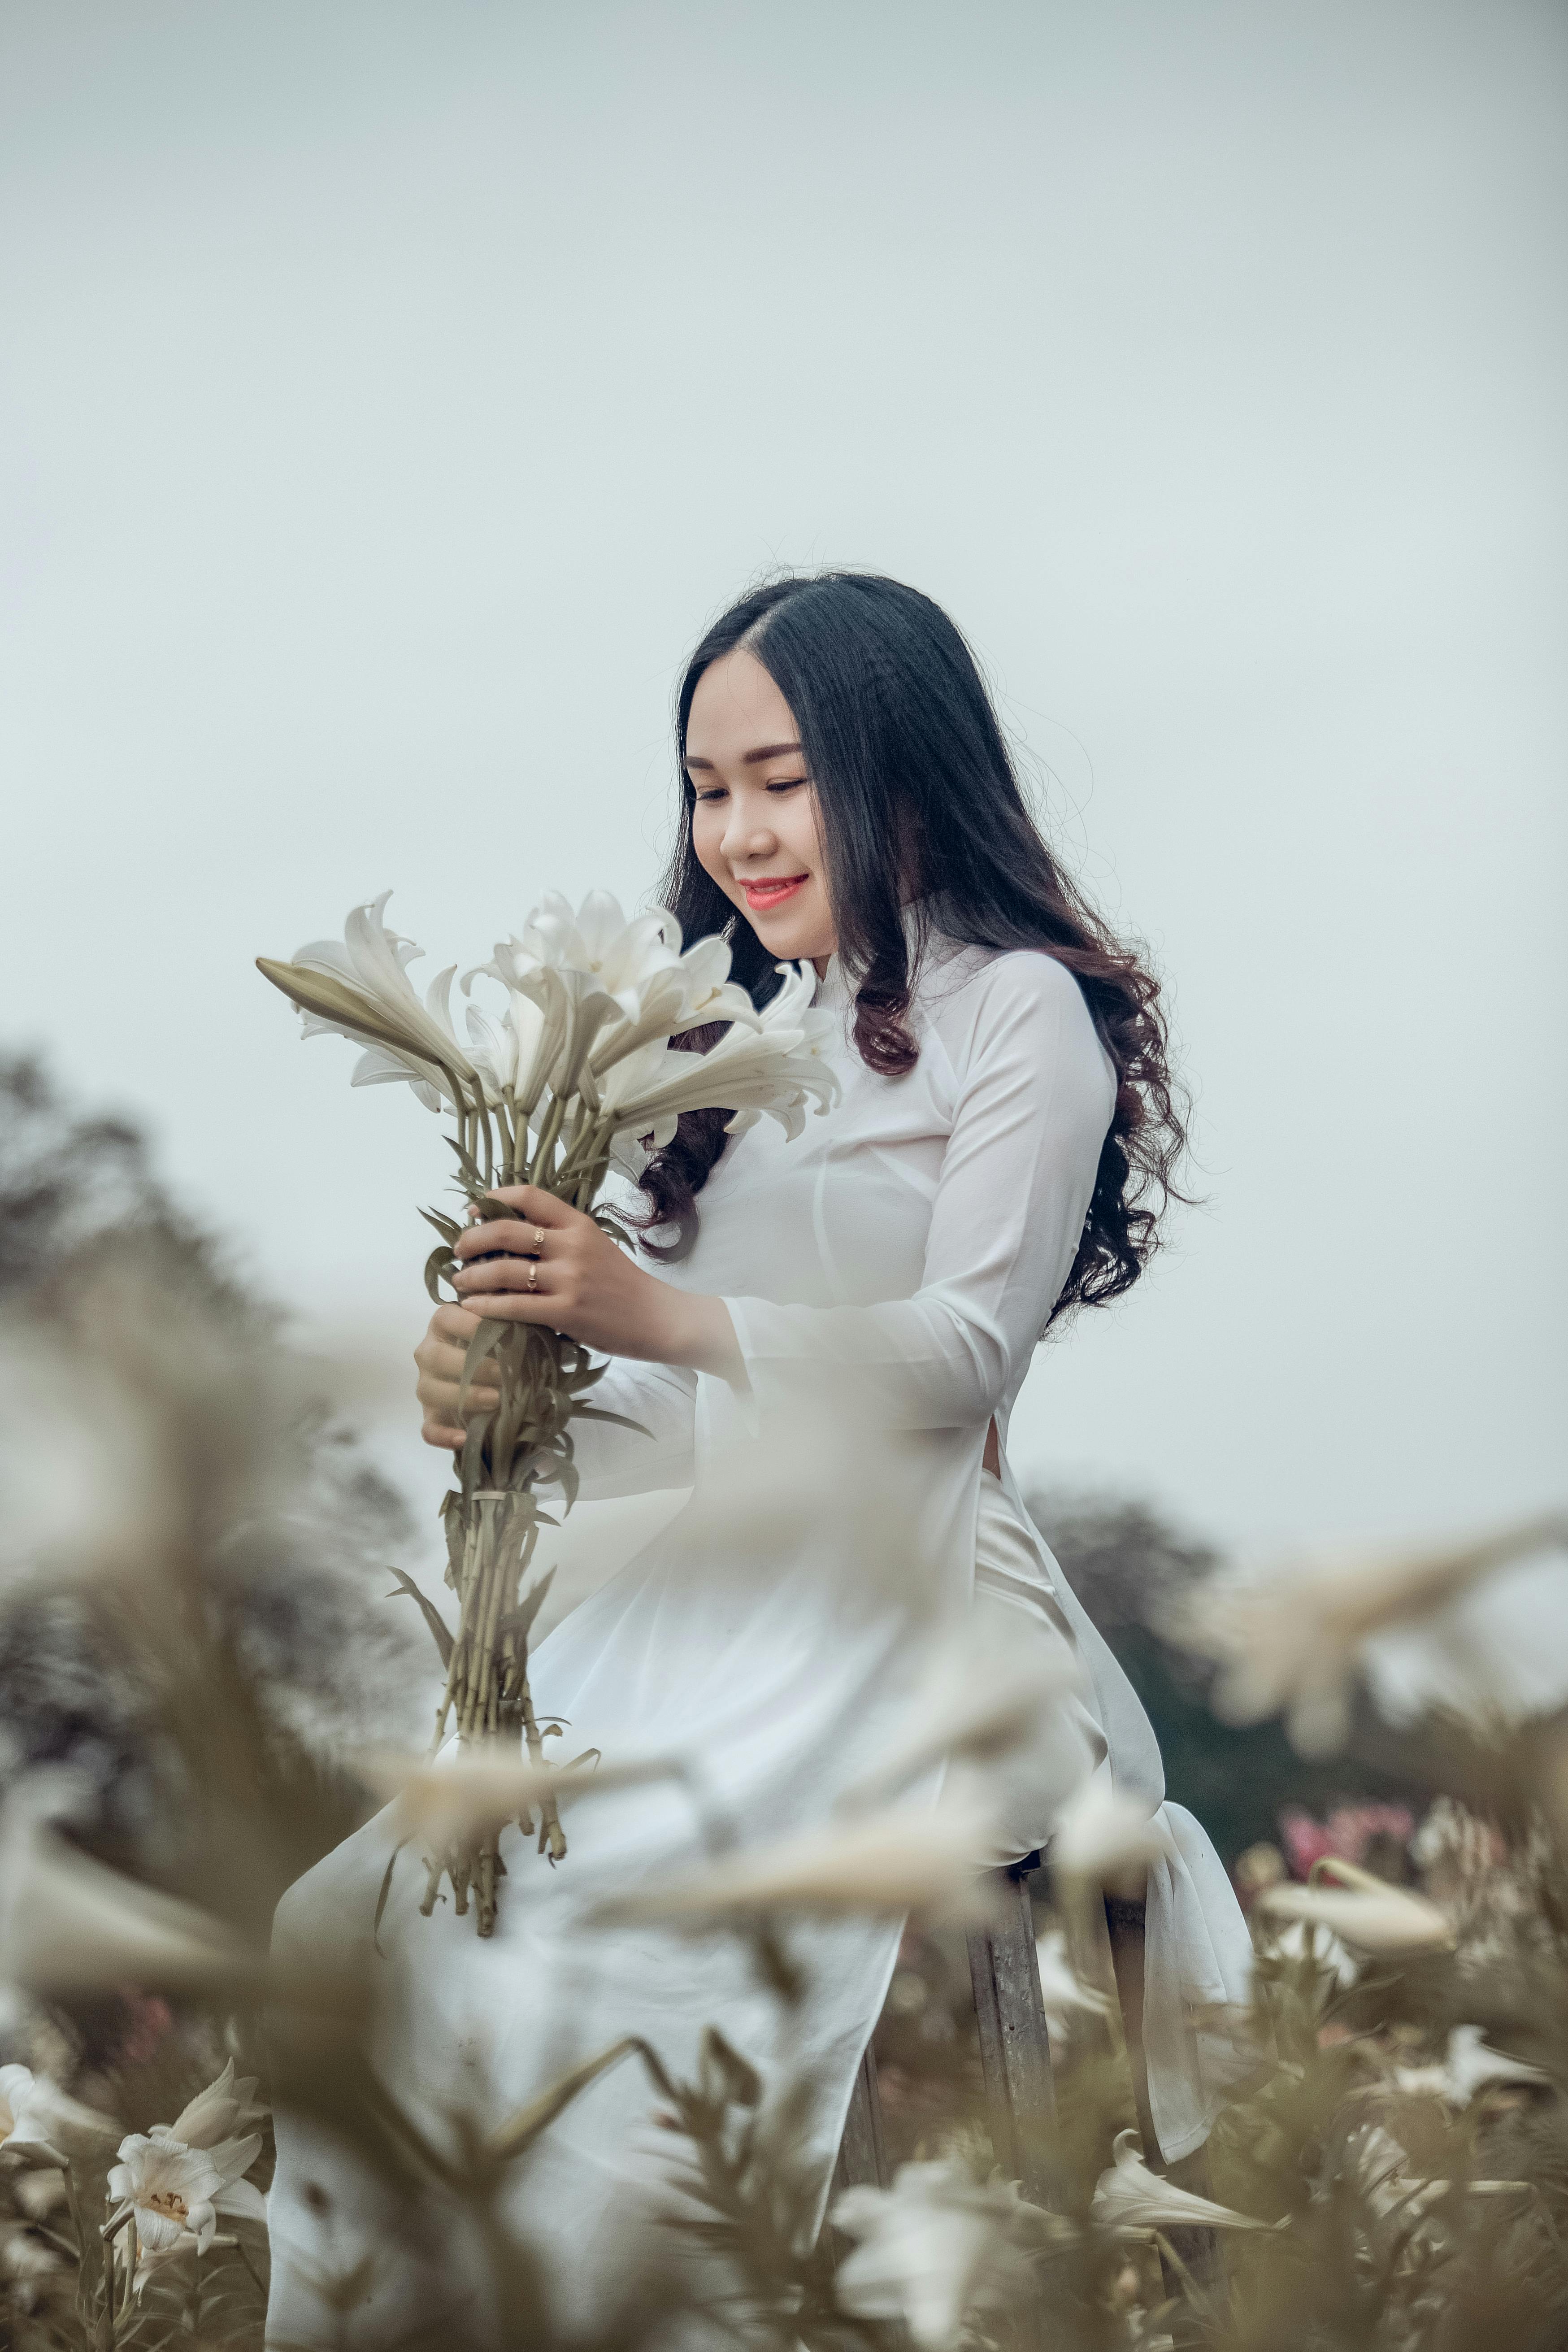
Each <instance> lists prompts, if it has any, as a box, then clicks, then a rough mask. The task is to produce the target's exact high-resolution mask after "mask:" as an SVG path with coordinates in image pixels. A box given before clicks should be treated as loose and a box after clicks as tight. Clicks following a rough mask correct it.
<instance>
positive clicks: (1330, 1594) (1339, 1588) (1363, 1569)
mask: <svg viewBox="0 0 1568 2352" xmlns="http://www.w3.org/2000/svg"><path fill="white" fill-rule="evenodd" d="M1565 1543H1568V1514H1564V1513H1563V1512H1561V1511H1549V1512H1543V1513H1542V1514H1541V1515H1540V1516H1539V1517H1535V1518H1531V1519H1526V1520H1524V1521H1522V1522H1521V1523H1519V1524H1517V1525H1515V1526H1511V1527H1507V1528H1500V1529H1499V1530H1498V1532H1497V1533H1496V1534H1495V1535H1490V1536H1487V1537H1483V1538H1480V1539H1479V1541H1477V1542H1474V1543H1468V1544H1449V1545H1441V1546H1437V1547H1434V1548H1432V1549H1423V1550H1416V1551H1397V1552H1373V1553H1368V1554H1364V1555H1363V1556H1360V1557H1358V1558H1355V1559H1346V1560H1342V1561H1340V1562H1338V1563H1335V1564H1333V1565H1320V1566H1318V1567H1306V1568H1302V1569H1300V1570H1296V1571H1294V1572H1290V1571H1286V1570H1280V1571H1279V1572H1277V1573H1275V1574H1274V1575H1272V1576H1270V1577H1268V1579H1267V1580H1260V1581H1258V1582H1255V1583H1249V1584H1239V1583H1237V1582H1236V1581H1234V1580H1231V1579H1229V1578H1223V1579H1219V1578H1216V1579H1215V1580H1211V1581H1210V1582H1209V1583H1207V1584H1205V1585H1204V1586H1202V1587H1200V1589H1199V1590H1198V1591H1196V1592H1194V1593H1193V1594H1191V1595H1189V1596H1187V1597H1186V1598H1185V1599H1184V1601H1182V1603H1181V1604H1180V1606H1179V1607H1178V1608H1176V1609H1174V1610H1173V1611H1171V1612H1168V1614H1167V1617H1166V1621H1165V1630H1166V1631H1167V1632H1168V1633H1170V1635H1171V1637H1172V1638H1173V1640H1175V1641H1177V1642H1180V1643H1182V1644H1183V1645H1184V1647H1185V1648H1187V1649H1190V1650H1193V1651H1195V1652H1197V1653H1198V1654H1201V1655H1203V1656H1205V1657H1209V1658H1213V1659H1215V1660H1216V1661H1217V1663H1218V1664H1219V1668H1220V1672H1219V1675H1218V1676H1217V1677H1216V1679H1215V1686H1214V1690H1213V1692H1212V1693H1211V1695H1210V1704H1211V1705H1212V1706H1213V1708H1214V1711H1215V1714H1216V1715H1217V1716H1218V1717H1220V1719H1221V1721H1222V1722H1225V1723H1232V1724H1247V1723H1260V1722H1262V1721H1263V1720H1264V1718H1265V1717H1268V1716H1271V1715H1280V1714H1282V1715H1283V1716H1284V1717H1285V1724H1286V1728H1287V1730H1288V1731H1289V1735H1290V1738H1291V1739H1292V1741H1293V1742H1294V1744H1295V1746H1296V1748H1298V1749H1299V1751H1300V1753H1301V1754H1302V1755H1303V1756H1326V1755H1331V1754H1332V1753H1333V1752H1334V1751H1335V1750H1336V1749H1337V1748H1342V1747H1343V1745H1344V1743H1345V1739H1346V1738H1347V1736H1348V1733H1349V1730H1350V1703H1351V1690H1352V1680H1353V1676H1354V1673H1355V1670H1356V1666H1357V1664H1358V1661H1359V1659H1360V1656H1361V1651H1362V1645H1363V1643H1364V1642H1365V1641H1366V1640H1367V1638H1368V1636H1369V1635H1371V1634H1373V1633H1377V1632H1379V1631H1380V1630H1381V1629H1382V1628H1383V1627H1384V1626H1388V1625H1396V1624H1402V1623H1405V1622H1409V1621H1410V1620H1411V1619H1413V1618H1419V1617H1424V1616H1426V1615H1429V1614H1430V1613H1431V1612H1432V1611H1433V1610H1435V1609H1438V1608H1441V1606H1442V1605H1443V1603H1444V1602H1445V1601H1451V1600H1452V1599H1453V1598H1454V1596H1455V1595H1456V1594H1457V1593H1459V1592H1462V1591H1464V1590H1465V1588H1466V1587H1467V1586H1468V1585H1470V1584H1473V1583H1475V1582H1476V1580H1478V1579H1479V1578H1480V1577H1483V1576H1489V1575H1490V1574H1491V1573H1492V1572H1493V1571H1494V1570H1497V1569H1500V1568H1504V1567H1506V1566H1507V1565H1508V1564H1509V1562H1510V1561H1511V1560H1515V1559H1523V1558H1525V1557H1526V1556H1527V1555H1528V1554H1529V1553H1531V1552H1535V1551H1540V1550H1542V1549H1544V1548H1546V1547H1547V1546H1549V1545H1551V1546H1561V1545H1563V1544H1565Z"/></svg>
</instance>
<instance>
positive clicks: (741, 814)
mask: <svg viewBox="0 0 1568 2352" xmlns="http://www.w3.org/2000/svg"><path fill="white" fill-rule="evenodd" d="M720 847H721V850H722V852H723V855H724V856H725V857H727V858H728V859H729V861H730V863H731V865H732V866H733V865H738V864H739V863H740V862H741V860H742V858H747V857H771V856H773V851H774V850H775V849H776V848H777V847H778V836H777V835H776V834H775V833H774V831H773V827H772V825H771V824H769V823H768V821H767V818H766V815H765V814H764V813H763V811H762V810H761V809H748V808H746V807H745V806H744V805H743V804H742V805H734V804H731V810H730V821H729V823H728V824H726V825H725V827H724V838H723V840H722V842H721V844H720Z"/></svg>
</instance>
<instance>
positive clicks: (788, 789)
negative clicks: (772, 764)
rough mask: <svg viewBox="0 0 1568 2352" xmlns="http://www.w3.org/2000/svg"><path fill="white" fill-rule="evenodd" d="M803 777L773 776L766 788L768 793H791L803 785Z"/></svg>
mask: <svg viewBox="0 0 1568 2352" xmlns="http://www.w3.org/2000/svg"><path fill="white" fill-rule="evenodd" d="M804 783H805V777H804V776H775V777H774V778H773V782H772V783H771V784H769V786H768V790H769V792H770V793H793V792H795V791H797V790H798V789H799V787H800V786H801V785H802V784H804Z"/></svg>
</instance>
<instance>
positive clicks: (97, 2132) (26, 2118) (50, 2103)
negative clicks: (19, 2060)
mask: <svg viewBox="0 0 1568 2352" xmlns="http://www.w3.org/2000/svg"><path fill="white" fill-rule="evenodd" d="M120 2134H121V2126H120V2125H119V2124H117V2123H116V2122H115V2120H114V2117H113V2116H106V2115H103V2114H101V2113H100V2110H99V2109H98V2108H97V2107H89V2106H84V2105H82V2103H81V2101H80V2100H79V2099H73V2098H70V2097H69V2096H68V2095H67V2094H66V2093H65V2092H64V2091H62V2090H61V2089H60V2088H59V2086H58V2084H55V2083H51V2082H50V2081H49V2079H48V2077H47V2074H34V2073H33V2071H32V2069H31V2067H29V2066H0V2151H3V2152H4V2153H5V2154H6V2155H10V2154H11V2153H13V2151H14V2152H15V2153H16V2154H17V2155H22V2154H26V2155H27V2156H29V2157H30V2158H33V2159H34V2160H35V2161H37V2162H39V2163H52V2164H68V2162H69V2161H70V2159H71V2158H72V2157H94V2156H100V2155H101V2154H102V2152H103V2151H104V2149H105V2148H108V2147H112V2146H113V2145H114V2142H115V2141H116V2140H117V2139H118V2138H119V2137H120Z"/></svg>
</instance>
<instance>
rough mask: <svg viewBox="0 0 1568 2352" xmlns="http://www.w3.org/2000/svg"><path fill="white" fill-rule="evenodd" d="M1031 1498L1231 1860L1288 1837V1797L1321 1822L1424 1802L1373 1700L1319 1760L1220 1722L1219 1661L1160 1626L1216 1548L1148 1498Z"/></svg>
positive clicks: (1425, 1795) (1189, 1793)
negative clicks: (1362, 1802)
mask: <svg viewBox="0 0 1568 2352" xmlns="http://www.w3.org/2000/svg"><path fill="white" fill-rule="evenodd" d="M1026 1500H1027V1503H1028V1507H1029V1510H1030V1513H1031V1515H1032V1516H1033V1517H1034V1520H1035V1522H1036V1525H1037V1527H1038V1528H1039V1529H1040V1531H1041V1533H1042V1534H1043V1535H1044V1537H1045V1538H1046V1541H1047V1543H1048V1544H1049V1546H1050V1548H1051V1549H1052V1551H1053V1552H1054V1553H1055V1555H1056V1557H1057V1559H1058V1561H1059V1562H1060V1563H1061V1566H1062V1569H1063V1570H1064V1572H1065V1573H1066V1576H1067V1579H1068V1583H1069V1584H1070V1585H1071V1586H1072V1589H1073V1591H1075V1592H1076V1593H1077V1594H1078V1597H1079V1600H1080V1601H1082V1602H1083V1605H1084V1607H1085V1609H1086V1610H1087V1611H1088V1612H1089V1616H1090V1617H1091V1618H1092V1619H1093V1621H1094V1623H1095V1624H1096V1625H1097V1626H1098V1628H1099V1630H1100V1633H1103V1634H1104V1636H1105V1639H1106V1641H1107V1642H1108V1643H1110V1648H1111V1649H1112V1650H1113V1651H1114V1653H1115V1654H1116V1656H1117V1658H1118V1660H1119V1662H1120V1663H1121V1668H1122V1671H1123V1673H1124V1674H1125V1675H1126V1676H1127V1679H1128V1681H1129V1682H1130V1683H1131V1685H1132V1687H1133V1689H1134V1690H1135V1691H1136V1692H1137V1694H1138V1696H1139V1697H1140V1699H1142V1703H1143V1706H1144V1708H1145V1709H1146V1711H1147V1713H1148V1716H1149V1719H1150V1721H1151V1723H1152V1725H1153V1727H1154V1730H1155V1733H1156V1735H1157V1737H1158V1738H1159V1742H1160V1749H1161V1753H1162V1755H1163V1758H1164V1759H1165V1788H1166V1793H1167V1795H1168V1796H1170V1797H1172V1798H1173V1799H1174V1801H1176V1803H1177V1804H1181V1805H1185V1806H1187V1807H1188V1809H1189V1810H1190V1811H1193V1812H1194V1813H1195V1814H1196V1815H1197V1816H1198V1819H1199V1820H1200V1821H1201V1822H1203V1824H1204V1826H1205V1829H1206V1830H1207V1831H1208V1832H1209V1835H1210V1836H1211V1837H1212V1838H1213V1839H1214V1842H1215V1845H1216V1846H1217V1847H1218V1849H1219V1852H1220V1854H1221V1856H1222V1857H1223V1859H1224V1861H1225V1862H1226V1864H1227V1865H1229V1864H1234V1863H1235V1861H1236V1858H1237V1854H1239V1853H1243V1852H1244V1851H1245V1850H1246V1848H1247V1846H1249V1845H1254V1844H1256V1843H1258V1841H1259V1840H1260V1839H1265V1838H1267V1839H1269V1840H1271V1841H1273V1842H1274V1843H1278V1842H1279V1815H1280V1812H1281V1811H1283V1809H1284V1808H1285V1807H1286V1806H1287V1805H1300V1806H1303V1807H1305V1809H1306V1810H1307V1811H1309V1812H1310V1813H1313V1814H1316V1815H1317V1816H1319V1817H1320V1818H1321V1817H1322V1816H1323V1815H1324V1814H1326V1813H1327V1812H1328V1811H1330V1810H1331V1808H1332V1807H1333V1806H1335V1805H1338V1804H1343V1803H1350V1802H1354V1801H1357V1800H1359V1799H1362V1798H1368V1797H1372V1798H1383V1799H1387V1800H1400V1801H1404V1802H1405V1803H1406V1804H1409V1805H1411V1806H1413V1807H1414V1808H1415V1810H1416V1811H1418V1812H1419V1811H1421V1810H1422V1809H1423V1808H1424V1807H1425V1805H1426V1802H1427V1801H1429V1799H1430V1797H1431V1796H1432V1794H1433V1793H1434V1790H1433V1788H1432V1787H1431V1786H1430V1784H1428V1783H1427V1782H1426V1781H1425V1780H1419V1779H1416V1778H1415V1777H1413V1771H1414V1766H1413V1764H1412V1762H1411V1759H1410V1757H1409V1756H1408V1755H1406V1754H1402V1756H1401V1760H1400V1761H1399V1762H1398V1763H1395V1762H1394V1760H1393V1759H1392V1756H1391V1755H1390V1753H1389V1748H1390V1743H1389V1742H1388V1740H1387V1738H1386V1737H1385V1736H1384V1734H1383V1733H1382V1731H1381V1729H1380V1727H1379V1726H1378V1725H1377V1724H1376V1722H1375V1720H1374V1718H1373V1717H1372V1714H1371V1710H1370V1707H1369V1706H1368V1705H1367V1702H1366V1700H1365V1698H1364V1696H1363V1699H1362V1701H1361V1703H1360V1706H1358V1709H1357V1721H1356V1726H1355V1728H1354V1730H1353V1731H1352V1739H1351V1743H1350V1746H1349V1747H1348V1748H1347V1749H1346V1750H1345V1752H1344V1753H1343V1754H1342V1755H1341V1756H1334V1757H1330V1758H1327V1759H1320V1760H1311V1761H1309V1760H1308V1759H1305V1758H1303V1757H1300V1756H1298V1755H1297V1753H1296V1751H1295V1749H1294V1748H1292V1747H1291V1745H1290V1743H1289V1740H1288V1739H1287V1738H1286V1736H1285V1733H1284V1731H1283V1729H1282V1728H1281V1727H1280V1725H1279V1723H1278V1722H1269V1723H1258V1724H1250V1725H1247V1726H1246V1727H1233V1726H1231V1725H1228V1724H1224V1723H1219V1722H1217V1721H1216V1720H1215V1717H1214V1716H1213V1715H1212V1714H1211V1713H1210V1712H1209V1705H1208V1694H1209V1688H1210V1685H1211V1684H1212V1682H1213V1679H1214V1670H1213V1668H1212V1667H1211V1666H1209V1665H1207V1664H1205V1662H1204V1661H1203V1660H1201V1659H1197V1658H1194V1657H1192V1656H1191V1655H1189V1654H1188V1653H1187V1652H1185V1651H1184V1650H1180V1649H1177V1648H1176V1647H1175V1646H1174V1645H1173V1643H1170V1642H1168V1641H1167V1640H1165V1638H1164V1637H1163V1634H1162V1633H1160V1632H1159V1630H1158V1628H1159V1626H1160V1624H1161V1623H1162V1622H1163V1614H1164V1612H1165V1610H1166V1608H1167V1607H1168V1606H1169V1604H1170V1603H1171V1602H1172V1601H1174V1600H1175V1598H1176V1597H1177V1596H1178V1595H1179V1594H1180V1593H1181V1592H1182V1591H1184V1590H1185V1589H1187V1588H1188V1587H1189V1586H1191V1585H1192V1584H1194V1583H1195V1582H1197V1581H1198V1580H1200V1579H1202V1578H1204V1577H1205V1576H1209V1575H1212V1574H1213V1573H1214V1572H1215V1570H1217V1569H1218V1568H1219V1567H1220V1565H1221V1561H1220V1557H1219V1554H1218V1553H1217V1552H1216V1551H1215V1550H1214V1549H1212V1548H1211V1547H1210V1546H1208V1545H1206V1544H1203V1543H1197V1542H1194V1541H1191V1540H1188V1539H1186V1538H1183V1537H1182V1536H1180V1535H1179V1534H1178V1533H1177V1532H1176V1531H1175V1530H1174V1529H1173V1528H1172V1527H1170V1526H1169V1525H1168V1524H1167V1522H1166V1521H1164V1520H1163V1519H1162V1518H1161V1517H1159V1515H1158V1514H1157V1513H1156V1512H1155V1511H1153V1510H1152V1509H1150V1507H1148V1505H1147V1504H1144V1503H1140V1502H1127V1501H1123V1500H1120V1499H1117V1498H1115V1497H1111V1496H1093V1495H1086V1494H1075V1493H1068V1492H1052V1491H1047V1492H1044V1493H1038V1494H1033V1495H1030V1496H1027V1497H1026Z"/></svg>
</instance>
